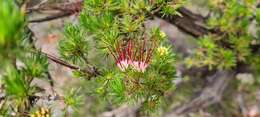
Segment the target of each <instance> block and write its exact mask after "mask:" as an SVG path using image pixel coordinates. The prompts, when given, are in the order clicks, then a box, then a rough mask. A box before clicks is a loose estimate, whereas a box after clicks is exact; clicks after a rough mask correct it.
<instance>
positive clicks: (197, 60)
mask: <svg viewBox="0 0 260 117" xmlns="http://www.w3.org/2000/svg"><path fill="white" fill-rule="evenodd" d="M208 3H209V6H210V9H211V10H212V11H213V12H212V13H213V15H212V17H210V18H209V20H208V26H209V28H211V29H214V30H216V31H218V33H219V34H220V36H215V35H211V34H209V35H208V36H206V37H202V38H201V40H200V41H199V43H198V46H199V47H198V49H196V50H194V55H193V56H192V57H190V58H187V59H186V63H187V65H188V66H189V67H191V66H197V67H203V66H208V67H209V68H210V69H231V68H235V67H236V66H237V63H246V64H251V61H248V59H249V58H251V57H254V55H252V50H251V46H252V42H253V40H254V36H253V35H252V34H250V33H249V32H250V31H249V26H250V23H251V18H252V17H253V15H254V13H255V12H256V10H255V9H254V5H255V4H256V1H255V0H252V1H237V0H230V1H220V0H214V1H208ZM256 19H258V18H257V17H256Z"/></svg>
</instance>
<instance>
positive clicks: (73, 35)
mask: <svg viewBox="0 0 260 117" xmlns="http://www.w3.org/2000/svg"><path fill="white" fill-rule="evenodd" d="M64 33H65V38H66V39H63V40H62V41H61V42H60V43H59V50H60V55H61V56H62V58H64V59H65V60H69V61H70V62H71V63H74V64H75V63H77V64H79V63H86V62H87V54H88V42H87V41H86V39H85V38H84V33H83V32H82V31H81V29H80V28H79V27H78V26H75V25H67V26H66V28H65V32H64Z"/></svg>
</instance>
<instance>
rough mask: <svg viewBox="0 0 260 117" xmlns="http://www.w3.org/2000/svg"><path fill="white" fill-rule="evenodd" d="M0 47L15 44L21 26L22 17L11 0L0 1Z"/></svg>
mask: <svg viewBox="0 0 260 117" xmlns="http://www.w3.org/2000/svg"><path fill="white" fill-rule="evenodd" d="M0 17H1V18H0V47H1V49H2V46H6V44H8V45H9V46H12V44H15V42H16V40H17V37H18V36H19V35H20V32H19V31H20V30H21V28H22V26H23V22H24V16H23V14H22V13H21V11H20V10H19V8H17V6H15V4H14V1H13V0H1V1H0Z"/></svg>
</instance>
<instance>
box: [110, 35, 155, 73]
mask: <svg viewBox="0 0 260 117" xmlns="http://www.w3.org/2000/svg"><path fill="white" fill-rule="evenodd" d="M154 47H155V43H154V42H153V43H147V42H146V39H144V40H142V42H141V44H140V43H134V42H133V41H132V40H128V41H127V42H126V43H120V42H119V43H117V46H116V49H115V52H112V51H111V49H109V50H110V51H111V54H112V55H113V57H114V59H115V61H116V65H117V66H118V68H119V69H120V70H121V71H125V70H126V69H127V68H128V67H130V66H131V68H132V69H133V70H135V71H137V72H145V70H146V69H147V67H148V66H149V63H150V59H151V56H152V54H153V51H154Z"/></svg>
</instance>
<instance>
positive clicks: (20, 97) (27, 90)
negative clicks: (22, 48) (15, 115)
mask: <svg viewBox="0 0 260 117" xmlns="http://www.w3.org/2000/svg"><path fill="white" fill-rule="evenodd" d="M30 82H31V81H28V79H26V76H25V74H24V73H23V72H22V71H18V70H16V69H15V68H14V67H7V70H6V74H5V75H4V83H5V93H6V94H7V100H8V101H9V103H11V104H10V105H7V106H8V107H10V106H11V107H13V108H14V109H15V111H17V112H21V113H23V112H25V111H28V110H29V108H30V106H31V103H30V97H32V96H34V94H35V93H36V92H39V91H38V90H37V88H36V87H35V86H31V85H30ZM7 104H8V103H7Z"/></svg>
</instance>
